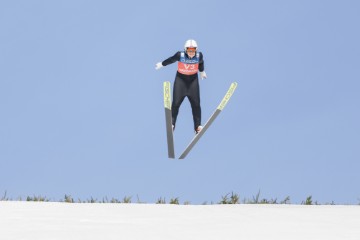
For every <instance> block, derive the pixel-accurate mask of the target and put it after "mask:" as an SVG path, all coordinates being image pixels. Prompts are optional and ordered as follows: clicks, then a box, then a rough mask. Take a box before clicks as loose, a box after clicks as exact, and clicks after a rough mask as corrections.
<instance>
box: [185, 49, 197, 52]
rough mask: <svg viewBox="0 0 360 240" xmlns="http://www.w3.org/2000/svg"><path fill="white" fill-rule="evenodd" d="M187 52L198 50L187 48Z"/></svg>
mask: <svg viewBox="0 0 360 240" xmlns="http://www.w3.org/2000/svg"><path fill="white" fill-rule="evenodd" d="M186 52H196V48H187V49H186Z"/></svg>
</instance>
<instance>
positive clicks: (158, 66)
mask: <svg viewBox="0 0 360 240" xmlns="http://www.w3.org/2000/svg"><path fill="white" fill-rule="evenodd" d="M162 67H163V65H162V62H158V63H157V64H156V66H155V69H156V70H159V69H160V68H162Z"/></svg>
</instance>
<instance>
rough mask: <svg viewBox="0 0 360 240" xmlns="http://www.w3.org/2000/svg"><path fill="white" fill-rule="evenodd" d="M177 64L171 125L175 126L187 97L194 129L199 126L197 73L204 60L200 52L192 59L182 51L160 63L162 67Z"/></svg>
mask: <svg viewBox="0 0 360 240" xmlns="http://www.w3.org/2000/svg"><path fill="white" fill-rule="evenodd" d="M176 61H177V62H178V70H177V72H176V76H175V82H174V90H173V102H172V105H171V113H172V124H173V125H174V126H175V123H176V118H177V116H178V113H179V108H180V105H181V103H182V102H183V100H184V98H185V97H187V98H188V99H189V101H190V104H191V109H192V115H193V120H194V129H195V131H196V129H197V127H198V126H200V125H201V107H200V88H199V78H198V71H200V72H203V71H204V60H203V55H202V53H201V52H196V54H195V56H194V57H193V58H189V56H188V55H187V54H186V53H185V52H184V51H179V52H177V53H175V55H174V56H172V57H169V58H168V59H166V60H165V61H163V62H162V65H163V66H166V65H169V64H172V63H174V62H176Z"/></svg>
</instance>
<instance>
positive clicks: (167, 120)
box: [164, 82, 175, 158]
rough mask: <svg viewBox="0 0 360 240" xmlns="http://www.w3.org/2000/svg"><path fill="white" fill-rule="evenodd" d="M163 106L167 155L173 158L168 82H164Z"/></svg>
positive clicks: (169, 88)
mask: <svg viewBox="0 0 360 240" xmlns="http://www.w3.org/2000/svg"><path fill="white" fill-rule="evenodd" d="M164 107H165V123H166V138H167V146H168V157H169V158H175V149H174V134H173V128H172V116H171V87H170V82H164Z"/></svg>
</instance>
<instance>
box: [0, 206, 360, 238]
mask: <svg viewBox="0 0 360 240" xmlns="http://www.w3.org/2000/svg"><path fill="white" fill-rule="evenodd" d="M0 239H1V240H12V239H16V240H20V239H24V240H57V239H59V240H60V239H61V240H71V239H74V240H75V239H76V240H80V239H84V240H92V239H94V240H95V239H96V240H100V239H101V240H107V239H114V240H115V239H116V240H119V239H124V240H132V239H139V240H175V239H179V240H180V239H181V240H191V239H194V240H195V239H196V240H210V239H214V240H215V239H216V240H221V239H226V240H230V239H236V240H239V239H245V240H251V239H266V240H270V239H274V240H275V239H276V240H282V239H284V240H285V239H286V240H295V239H301V240H311V239H314V240H320V239H326V240H332V239H338V240H347V239H353V240H359V239H360V206H340V205H336V206H329V205H321V206H304V205H250V204H249V205H248V204H239V205H169V204H165V205H156V204H110V203H105V204H101V203H96V204H95V203H88V204H85V203H53V202H16V201H3V202H0Z"/></svg>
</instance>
